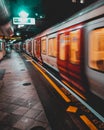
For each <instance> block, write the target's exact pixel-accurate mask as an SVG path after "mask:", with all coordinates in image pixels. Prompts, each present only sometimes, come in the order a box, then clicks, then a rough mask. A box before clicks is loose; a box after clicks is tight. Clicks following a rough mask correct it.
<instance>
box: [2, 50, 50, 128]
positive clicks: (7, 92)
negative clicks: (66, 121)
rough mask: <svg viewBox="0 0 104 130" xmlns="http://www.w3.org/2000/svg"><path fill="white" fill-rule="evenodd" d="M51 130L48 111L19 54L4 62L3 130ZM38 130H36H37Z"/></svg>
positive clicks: (7, 58) (12, 55)
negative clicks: (40, 128)
mask: <svg viewBox="0 0 104 130" xmlns="http://www.w3.org/2000/svg"><path fill="white" fill-rule="evenodd" d="M36 126H42V127H44V128H45V130H51V127H50V124H49V122H48V119H47V117H46V114H45V111H44V108H43V106H42V104H41V101H40V98H39V96H38V94H37V91H36V89H35V86H34V84H33V81H32V79H31V77H30V75H29V72H28V69H27V67H26V66H25V64H24V62H23V60H22V58H21V57H20V55H19V53H17V52H15V51H14V50H12V53H11V54H10V55H9V56H6V57H5V58H4V59H3V60H2V61H1V62H0V130H31V129H32V128H33V127H36ZM34 130H35V129H34Z"/></svg>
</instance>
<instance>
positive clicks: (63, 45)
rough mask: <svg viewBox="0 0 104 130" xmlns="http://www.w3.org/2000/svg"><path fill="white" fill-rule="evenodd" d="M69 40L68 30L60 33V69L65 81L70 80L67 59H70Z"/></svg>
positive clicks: (58, 62) (58, 61)
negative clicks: (68, 53)
mask: <svg viewBox="0 0 104 130" xmlns="http://www.w3.org/2000/svg"><path fill="white" fill-rule="evenodd" d="M67 43H68V39H67V32H66V30H62V31H60V32H59V33H58V60H57V64H58V69H59V71H60V75H61V77H62V78H64V79H65V80H67V79H68V71H67V59H68V55H67V52H68V44H67Z"/></svg>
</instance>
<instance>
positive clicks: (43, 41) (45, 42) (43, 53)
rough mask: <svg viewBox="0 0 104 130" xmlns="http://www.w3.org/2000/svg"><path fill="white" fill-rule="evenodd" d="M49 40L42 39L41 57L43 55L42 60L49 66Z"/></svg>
mask: <svg viewBox="0 0 104 130" xmlns="http://www.w3.org/2000/svg"><path fill="white" fill-rule="evenodd" d="M47 51H48V49H47V38H46V37H42V38H41V55H42V60H43V63H45V64H47Z"/></svg>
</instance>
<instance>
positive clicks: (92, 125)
mask: <svg viewBox="0 0 104 130" xmlns="http://www.w3.org/2000/svg"><path fill="white" fill-rule="evenodd" d="M80 118H81V119H82V120H83V121H84V123H85V124H86V125H87V126H88V127H89V128H90V130H98V129H97V128H96V126H95V125H94V124H93V123H92V122H91V121H90V120H89V119H88V118H87V117H86V116H85V115H81V116H80Z"/></svg>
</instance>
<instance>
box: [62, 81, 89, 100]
mask: <svg viewBox="0 0 104 130" xmlns="http://www.w3.org/2000/svg"><path fill="white" fill-rule="evenodd" d="M62 82H63V83H64V84H65V85H66V86H68V87H69V88H71V89H72V90H73V91H74V92H75V93H76V94H78V95H79V96H80V97H81V98H83V99H84V100H87V99H86V97H84V96H83V95H82V94H81V93H79V92H78V91H77V90H75V89H74V88H72V87H71V86H70V85H69V84H68V83H66V82H65V81H63V80H62Z"/></svg>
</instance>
